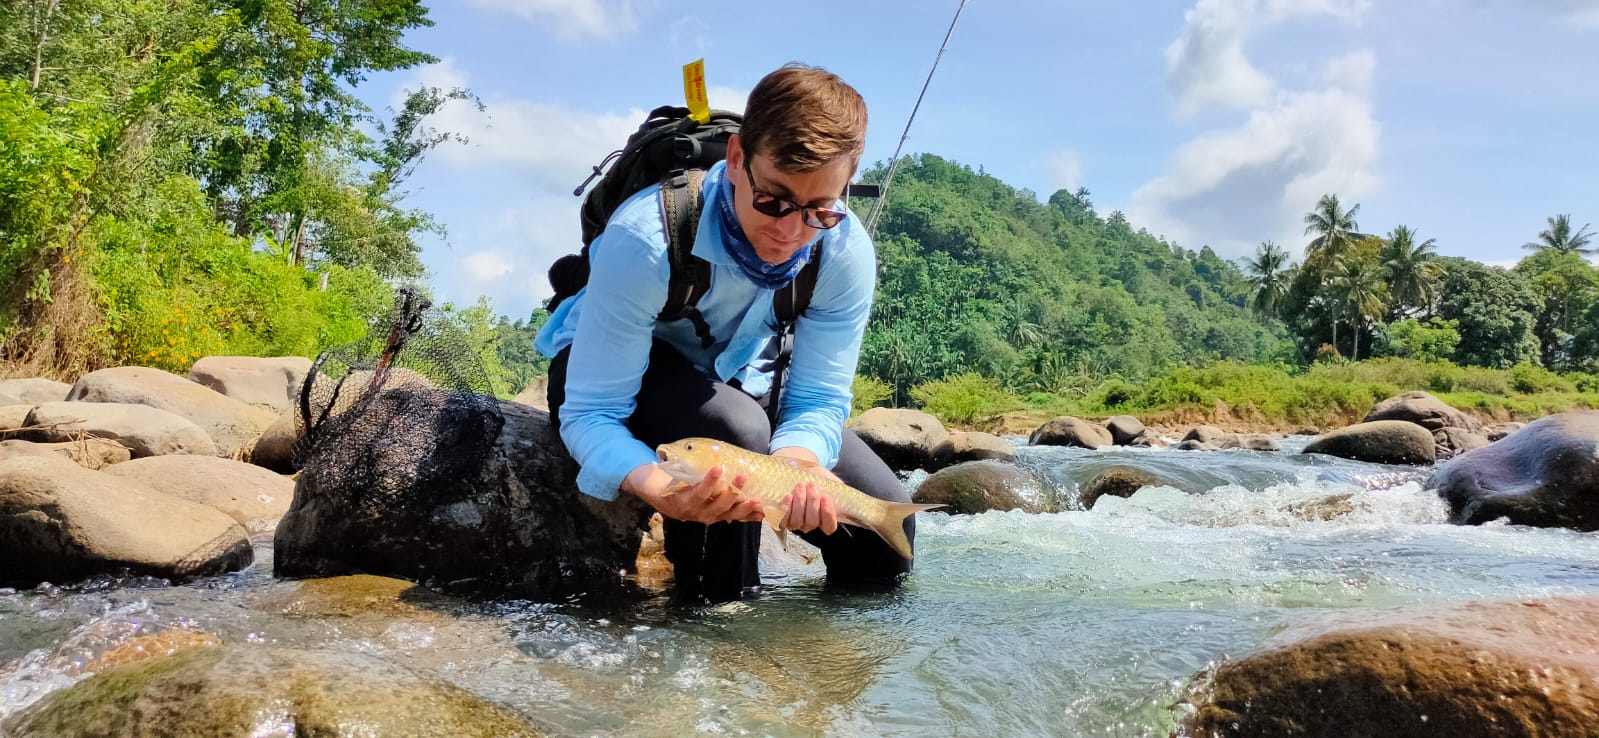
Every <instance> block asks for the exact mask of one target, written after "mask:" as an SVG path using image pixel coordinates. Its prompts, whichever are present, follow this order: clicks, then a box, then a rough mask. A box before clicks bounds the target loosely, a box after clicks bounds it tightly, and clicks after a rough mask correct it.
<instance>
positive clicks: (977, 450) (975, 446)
mask: <svg viewBox="0 0 1599 738" xmlns="http://www.w3.org/2000/svg"><path fill="white" fill-rule="evenodd" d="M988 459H991V460H994V461H1015V460H1016V449H1015V448H1013V447H1012V446H1011V445H1010V442H1009V441H1007V440H1005V439H1003V438H1000V437H999V436H996V435H994V434H992V433H982V432H979V431H956V432H954V433H951V434H949V438H946V439H944V441H943V443H940V444H938V446H937V447H936V448H934V449H933V463H932V466H930V467H929V468H928V471H938V470H939V469H943V468H945V467H947V466H953V465H955V464H961V463H965V462H967V461H983V460H988Z"/></svg>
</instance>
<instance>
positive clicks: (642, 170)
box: [545, 106, 822, 376]
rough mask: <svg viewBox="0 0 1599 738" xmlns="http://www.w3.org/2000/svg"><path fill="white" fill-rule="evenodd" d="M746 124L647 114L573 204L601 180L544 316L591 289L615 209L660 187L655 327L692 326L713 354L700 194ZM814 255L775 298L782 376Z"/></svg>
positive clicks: (558, 265)
mask: <svg viewBox="0 0 1599 738" xmlns="http://www.w3.org/2000/svg"><path fill="white" fill-rule="evenodd" d="M743 123H744V118H743V116H740V115H738V114H737V113H730V112H727V111H724V110H713V111H711V117H710V121H709V122H708V123H700V122H699V121H696V120H694V119H693V118H690V117H689V110H688V108H684V107H676V106H662V107H659V108H656V109H655V110H653V111H650V114H649V115H648V116H647V117H646V118H645V119H644V123H643V124H642V125H640V126H639V128H638V131H637V132H635V133H634V134H633V135H631V136H629V137H628V139H627V144H626V145H625V146H623V147H622V148H621V149H620V150H618V151H613V152H611V154H610V155H609V156H607V157H605V159H604V160H603V161H601V162H600V163H599V164H597V165H595V167H594V172H593V173H592V174H590V175H589V177H588V179H585V180H583V184H580V185H578V187H577V189H575V190H573V191H572V194H573V195H574V196H581V195H582V194H583V190H585V189H587V188H588V186H589V184H590V183H592V182H593V181H594V180H595V178H596V177H597V178H599V180H600V181H599V184H598V185H596V186H595V187H594V188H593V189H591V190H589V193H588V197H586V198H584V200H583V208H582V213H581V217H582V224H583V250H582V251H581V252H580V253H577V254H568V255H566V256H563V257H561V258H560V259H557V260H556V261H555V263H554V264H553V265H551V266H550V271H549V278H550V286H551V287H552V288H554V290H555V295H554V296H553V297H551V298H550V300H549V302H547V303H546V304H545V309H547V310H549V311H551V312H553V311H554V310H555V308H556V307H557V306H559V305H560V304H561V302H562V301H564V300H566V299H567V298H569V297H571V296H572V295H575V294H577V292H578V290H581V289H582V288H583V286H584V285H586V284H588V279H589V263H588V253H589V244H591V243H593V242H594V239H595V238H596V237H597V236H599V235H600V233H601V232H602V231H604V230H605V224H606V222H607V221H608V220H610V217H611V214H612V213H614V212H615V211H616V208H617V207H618V206H620V205H621V204H622V202H623V201H625V200H627V198H629V197H631V196H633V195H634V194H635V193H637V192H638V191H639V190H642V189H644V188H646V187H649V186H650V185H653V184H659V185H660V186H661V222H662V224H663V225H664V226H665V227H666V244H667V258H668V262H669V264H670V266H671V279H670V282H669V283H668V286H667V291H666V304H665V305H663V306H662V307H661V312H660V315H659V316H658V318H657V319H658V320H662V321H673V320H683V319H687V320H690V321H693V323H694V332H695V334H696V335H697V336H699V339H700V342H701V344H702V345H704V346H710V345H711V344H712V343H713V342H714V341H715V338H714V337H713V336H712V335H711V331H710V326H709V325H707V324H706V323H705V318H704V317H703V316H701V315H700V312H699V310H698V308H696V307H695V305H696V304H697V303H698V302H699V299H700V298H701V297H703V296H704V295H705V292H706V291H707V290H709V289H710V286H711V265H710V264H709V263H707V262H706V261H705V260H704V259H701V258H699V257H697V256H695V255H694V254H693V253H692V251H693V248H694V235H695V233H696V232H697V231H698V230H699V224H700V210H701V206H702V205H703V204H704V199H703V198H702V197H701V192H700V186H701V183H702V182H703V180H704V177H705V172H706V170H708V169H710V168H711V167H712V166H713V165H715V164H716V162H719V161H722V160H723V159H725V158H727V141H728V139H729V138H731V137H732V135H733V134H735V133H738V131H739V128H740V126H742V125H743ZM607 166H609V169H607V168H606V167H607ZM812 249H813V251H812V254H811V260H810V262H809V263H807V264H806V265H805V267H804V268H802V269H801V270H800V273H799V275H798V276H796V277H795V278H794V281H792V282H790V283H789V285H788V286H787V287H784V288H783V289H780V290H778V291H777V292H776V293H775V294H774V295H773V296H772V307H773V311H774V312H775V313H776V315H777V329H778V335H779V338H780V340H781V346H780V352H779V357H778V362H779V365H778V366H777V367H776V368H777V369H778V371H779V372H781V369H782V368H784V367H785V366H786V364H787V358H788V355H789V350H790V347H791V345H792V334H793V326H794V320H795V319H796V318H798V317H799V316H800V315H801V314H803V313H804V312H805V309H806V308H807V307H809V305H810V301H811V293H812V292H813V291H814V290H815V287H816V277H817V274H818V273H819V272H820V271H821V264H822V259H821V256H822V252H821V242H820V241H818V242H817V243H816V244H815V245H814V246H812ZM779 376H780V375H779Z"/></svg>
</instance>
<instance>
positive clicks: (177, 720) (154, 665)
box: [4, 645, 538, 738]
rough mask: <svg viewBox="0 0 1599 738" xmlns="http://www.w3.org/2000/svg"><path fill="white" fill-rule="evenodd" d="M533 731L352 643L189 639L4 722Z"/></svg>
mask: <svg viewBox="0 0 1599 738" xmlns="http://www.w3.org/2000/svg"><path fill="white" fill-rule="evenodd" d="M263 726H265V727H266V728H267V729H269V731H270V733H271V734H272V735H280V734H281V735H297V736H346V735H372V736H462V737H464V738H490V737H491V736H492V737H494V738H500V737H510V736H524V737H531V736H536V735H538V733H537V731H536V729H535V728H534V727H533V725H532V724H531V723H530V722H529V721H528V720H527V719H526V718H525V717H523V716H521V715H519V714H517V713H515V712H513V711H511V710H509V709H506V708H503V707H500V706H498V705H495V704H494V703H492V702H489V701H488V700H485V699H483V698H482V697H478V696H477V695H474V694H472V693H470V692H467V691H465V690H463V689H461V688H459V687H456V686H453V685H450V684H447V683H444V682H440V681H435V680H432V679H428V678H424V677H422V676H419V675H417V674H416V673H414V672H411V671H410V670H408V669H405V668H404V667H401V666H398V665H395V664H392V663H389V662H387V661H383V660H381V659H378V658H375V657H372V656H368V655H365V654H360V653H353V652H348V651H345V652H338V653H335V652H331V651H301V650H291V649H280V648H265V647H253V646H244V645H238V646H222V647H218V648H191V649H186V650H182V651H179V652H178V653H176V654H174V655H172V656H168V657H166V658H160V659H155V660H151V661H146V662H143V663H137V664H133V665H130V666H126V667H122V668H117V669H111V670H108V671H106V672H103V673H99V674H96V675H94V676H92V677H89V678H88V679H85V680H83V681H82V682H79V683H77V684H75V685H73V686H72V687H69V688H67V689H64V690H61V691H59V692H55V693H53V694H51V695H49V696H47V697H45V698H44V699H42V700H40V701H39V702H38V704H36V705H34V706H32V707H29V708H28V709H26V710H24V711H23V712H22V713H21V714H19V715H17V716H16V717H15V718H13V719H12V720H10V721H8V722H7V724H6V725H5V726H4V727H5V731H4V732H5V734H6V735H10V736H16V737H17V738H35V737H38V738H43V737H44V736H69V735H72V736H90V735H92V736H104V737H106V738H124V737H126V738H134V737H135V736H244V735H263V734H265V733H263V732H262V730H263Z"/></svg>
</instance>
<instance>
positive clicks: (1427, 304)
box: [1378, 225, 1442, 315]
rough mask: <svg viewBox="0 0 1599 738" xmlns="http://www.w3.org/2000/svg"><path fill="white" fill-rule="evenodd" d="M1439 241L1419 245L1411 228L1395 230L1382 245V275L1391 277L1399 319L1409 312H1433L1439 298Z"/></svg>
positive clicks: (1397, 228) (1427, 241)
mask: <svg viewBox="0 0 1599 738" xmlns="http://www.w3.org/2000/svg"><path fill="white" fill-rule="evenodd" d="M1437 245H1438V242H1437V239H1432V238H1429V239H1427V240H1425V241H1422V242H1421V243H1419V244H1418V243H1416V232H1415V231H1414V230H1411V228H1410V227H1409V226H1403V225H1401V226H1395V227H1394V229H1393V231H1392V232H1390V233H1389V234H1388V239H1387V240H1386V241H1384V242H1383V246H1382V253H1381V255H1380V256H1379V257H1378V258H1380V259H1381V260H1382V266H1383V271H1384V272H1385V273H1386V274H1387V276H1388V288H1389V290H1390V296H1391V297H1392V298H1393V308H1394V311H1395V314H1396V315H1402V314H1405V313H1406V312H1408V311H1407V310H1406V308H1421V309H1426V310H1430V309H1431V307H1432V302H1433V300H1434V299H1436V298H1437V297H1438V272H1439V270H1440V269H1441V268H1442V267H1441V265H1440V264H1439V263H1438V252H1437Z"/></svg>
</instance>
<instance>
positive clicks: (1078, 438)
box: [1027, 415, 1111, 448]
mask: <svg viewBox="0 0 1599 738" xmlns="http://www.w3.org/2000/svg"><path fill="white" fill-rule="evenodd" d="M1027 443H1028V445H1032V446H1069V447H1074V448H1104V447H1105V446H1109V445H1111V436H1110V431H1109V430H1106V429H1105V428H1103V427H1101V426H1097V425H1094V424H1093V423H1090V422H1088V421H1086V420H1083V419H1082V418H1074V417H1072V416H1070V415H1062V416H1060V417H1058V418H1055V419H1053V420H1050V421H1049V422H1047V423H1045V424H1043V425H1041V426H1039V427H1038V429H1037V430H1035V431H1033V434H1032V435H1031V436H1029V437H1028V439H1027Z"/></svg>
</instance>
